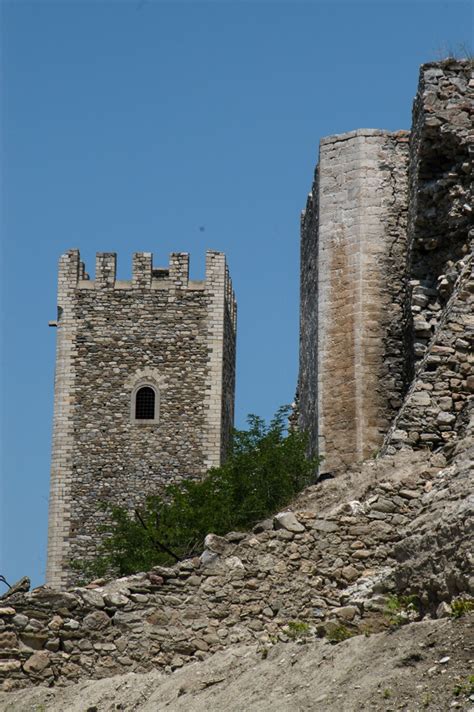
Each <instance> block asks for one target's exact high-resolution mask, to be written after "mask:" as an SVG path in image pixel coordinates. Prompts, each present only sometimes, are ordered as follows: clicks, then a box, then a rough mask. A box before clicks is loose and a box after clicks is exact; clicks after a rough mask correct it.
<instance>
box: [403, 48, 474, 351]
mask: <svg viewBox="0 0 474 712" xmlns="http://www.w3.org/2000/svg"><path fill="white" fill-rule="evenodd" d="M473 89H474V80H473V79H472V67H471V63H470V62H469V61H467V60H465V61H459V60H446V61H444V62H437V63H431V64H425V65H423V66H422V67H421V70H420V79H419V85H418V92H417V95H416V98H415V102H414V105H413V126H412V132H411V140H410V200H409V205H410V209H409V253H408V254H409V263H410V265H409V269H410V278H411V282H410V286H411V288H412V289H411V292H410V291H409V292H408V293H407V302H408V308H410V307H411V311H412V315H413V329H414V338H413V334H412V333H410V336H409V338H408V340H407V348H408V349H411V350H412V358H413V361H414V362H415V363H416V362H417V361H419V360H420V359H421V358H422V357H423V355H424V353H425V350H426V347H427V344H428V343H429V341H430V339H431V338H432V336H433V333H434V331H435V329H436V324H437V321H438V319H439V318H440V315H441V311H442V309H443V308H444V306H445V305H446V302H447V300H448V299H449V296H450V294H451V292H452V289H453V285H454V283H455V281H456V279H457V277H458V274H459V271H460V267H459V264H458V262H459V260H461V259H463V258H464V257H465V256H466V255H467V254H469V252H470V251H471V247H470V244H469V242H470V238H469V230H470V228H471V227H472V160H471V159H472V151H473V146H474V129H473V120H472V94H473ZM471 239H472V235H471Z"/></svg>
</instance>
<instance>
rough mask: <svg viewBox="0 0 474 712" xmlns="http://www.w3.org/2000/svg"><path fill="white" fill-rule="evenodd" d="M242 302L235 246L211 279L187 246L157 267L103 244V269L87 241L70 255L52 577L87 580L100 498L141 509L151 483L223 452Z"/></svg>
mask: <svg viewBox="0 0 474 712" xmlns="http://www.w3.org/2000/svg"><path fill="white" fill-rule="evenodd" d="M236 318H237V307H236V301H235V296H234V292H233V289H232V281H231V278H230V276H229V270H228V268H227V265H226V259H225V256H224V255H223V254H222V253H220V252H213V251H209V252H208V253H207V255H206V279H205V281H191V280H189V255H187V254H185V253H174V254H172V255H171V261H170V264H169V267H167V268H166V269H163V268H155V267H154V266H153V263H152V255H151V253H147V252H144V253H137V254H135V255H134V257H133V276H132V280H131V281H119V280H117V279H116V255H115V254H114V253H102V254H98V255H97V261H96V274H95V280H90V279H89V278H88V276H87V274H86V273H85V267H84V264H83V263H82V262H81V260H80V255H79V251H78V250H70V251H69V252H67V253H66V254H64V255H63V256H62V257H61V260H60V264H59V281H58V320H57V322H55V323H54V324H55V325H56V326H57V354H56V376H55V410H54V429H53V455H52V467H51V495H50V512H49V539H48V567H47V577H46V580H47V582H48V583H50V584H51V585H53V586H65V585H71V584H72V583H74V581H76V580H77V574H76V575H75V574H74V571H73V569H72V568H71V562H74V560H87V559H88V558H90V557H92V556H93V555H94V552H95V551H96V546H97V542H98V540H99V534H98V528H99V527H100V525H101V524H104V512H103V511H101V510H100V509H99V507H98V503H99V502H100V501H106V502H111V503H114V504H119V505H121V506H125V507H127V508H129V509H131V508H132V507H134V506H139V505H141V504H143V501H144V497H145V495H146V494H147V493H156V492H159V491H160V489H162V488H163V487H164V486H165V485H166V484H169V483H171V482H179V481H180V480H182V479H183V478H201V477H202V476H203V475H204V474H205V473H206V471H207V470H208V469H209V468H210V467H212V466H217V465H219V464H220V462H221V460H222V458H223V457H224V455H225V452H226V448H227V445H228V442H229V437H230V433H231V429H232V426H233V421H234V387H235V346H236Z"/></svg>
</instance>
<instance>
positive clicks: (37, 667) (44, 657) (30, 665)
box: [23, 652, 50, 674]
mask: <svg viewBox="0 0 474 712" xmlns="http://www.w3.org/2000/svg"><path fill="white" fill-rule="evenodd" d="M49 662H50V657H49V653H44V652H41V653H34V654H33V655H32V656H31V657H30V658H29V659H28V660H27V661H26V663H24V665H23V670H24V671H25V672H26V673H33V674H34V673H39V672H43V670H44V669H45V668H46V667H47V666H48V665H49Z"/></svg>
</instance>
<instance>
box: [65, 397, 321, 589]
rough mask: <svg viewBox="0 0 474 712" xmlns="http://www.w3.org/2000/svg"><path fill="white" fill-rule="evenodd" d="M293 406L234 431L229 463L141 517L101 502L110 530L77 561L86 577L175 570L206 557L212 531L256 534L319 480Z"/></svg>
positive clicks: (171, 491)
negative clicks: (294, 423) (291, 420)
mask: <svg viewBox="0 0 474 712" xmlns="http://www.w3.org/2000/svg"><path fill="white" fill-rule="evenodd" d="M290 410H291V409H290V407H289V406H282V407H281V408H280V409H279V410H278V411H277V413H276V415H275V416H274V418H273V420H272V421H271V422H270V424H269V425H267V424H266V423H265V421H264V420H262V418H259V417H257V416H255V415H249V416H248V418H247V422H248V424H249V427H248V429H247V430H235V431H234V434H233V440H232V444H231V449H230V453H229V456H228V458H227V460H226V461H225V462H224V463H223V465H222V466H221V467H216V468H213V469H211V470H209V472H208V473H207V476H206V477H205V478H204V479H203V480H199V481H194V480H187V481H184V482H183V483H181V484H179V485H178V484H172V485H169V486H168V487H167V488H166V490H165V493H164V494H163V495H162V496H161V495H160V496H158V495H153V496H149V497H148V498H147V499H146V503H145V506H144V507H142V508H141V509H136V510H135V511H130V510H129V509H127V508H125V507H119V506H116V505H110V504H102V505H101V506H102V509H104V510H105V511H106V513H107V515H108V516H107V517H106V519H108V520H109V521H110V524H107V525H106V526H104V527H102V534H103V536H104V538H103V540H102V544H101V546H100V548H99V555H98V557H97V558H96V559H95V560H94V561H93V562H87V563H85V562H76V566H77V569H76V570H78V571H79V573H82V576H83V578H84V579H87V578H89V580H90V578H94V577H97V576H102V575H104V573H108V574H115V575H120V576H124V575H128V574H132V573H136V572H137V571H147V570H150V569H151V568H152V567H153V566H156V565H160V564H161V565H165V566H166V565H169V564H173V563H175V562H176V561H180V560H182V559H184V558H187V557H190V556H193V555H196V554H198V553H200V552H201V551H202V547H203V541H204V538H205V536H206V534H208V533H209V532H212V533H214V534H218V535H221V536H223V535H224V534H227V532H229V531H232V530H236V531H242V530H246V529H249V528H251V527H252V526H253V525H254V524H255V523H256V522H258V521H261V520H262V519H265V518H266V517H268V516H269V515H271V514H273V513H275V512H276V511H278V509H279V508H281V507H282V506H284V505H286V504H288V502H289V501H290V500H291V499H292V497H294V496H295V495H296V494H298V493H299V492H300V491H301V490H302V489H304V487H306V486H307V485H309V484H311V483H312V482H313V481H314V475H315V471H316V468H317V464H318V458H312V459H308V458H307V456H306V452H307V438H306V436H305V435H304V433H302V432H299V431H297V430H292V429H289V428H288V415H289V413H290Z"/></svg>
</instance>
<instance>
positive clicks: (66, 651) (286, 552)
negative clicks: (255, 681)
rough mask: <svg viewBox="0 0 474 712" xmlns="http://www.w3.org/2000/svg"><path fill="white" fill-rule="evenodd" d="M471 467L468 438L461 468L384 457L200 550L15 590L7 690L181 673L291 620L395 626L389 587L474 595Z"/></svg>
mask: <svg viewBox="0 0 474 712" xmlns="http://www.w3.org/2000/svg"><path fill="white" fill-rule="evenodd" d="M473 425H474V423H473ZM469 442H470V443H471V458H472V443H473V442H474V441H473V440H472V437H471V440H470V441H469ZM470 465H471V467H470V468H469V454H468V451H467V450H466V445H465V448H464V455H463V456H462V457H460V458H459V461H458V460H457V458H456V457H454V459H453V461H452V463H451V464H450V465H449V466H446V461H445V459H444V457H443V456H442V455H441V454H438V455H433V454H431V455H426V454H425V453H421V452H418V453H416V452H415V453H414V452H412V451H406V452H403V453H397V454H396V455H395V456H393V457H392V456H387V457H385V458H382V459H381V460H378V461H373V460H372V461H369V462H367V463H365V464H364V465H363V467H362V468H359V469H355V470H354V471H352V472H348V473H346V474H343V475H341V476H340V477H338V478H335V479H334V480H328V481H325V482H323V483H321V484H318V485H316V486H313V487H311V488H309V489H308V490H307V491H306V492H305V493H304V495H303V496H302V497H301V498H300V503H299V504H298V503H296V504H295V512H294V513H292V512H286V513H281V514H278V515H277V516H276V517H275V518H274V519H273V520H272V519H270V520H267V521H265V522H262V523H260V524H259V525H257V526H256V527H255V529H254V531H253V532H251V533H247V534H245V533H237V532H233V533H230V534H228V535H227V536H226V537H225V538H221V537H216V536H214V535H209V536H208V537H207V538H206V542H205V544H206V550H205V551H204V552H203V554H202V555H201V557H200V558H196V559H190V560H187V561H183V562H181V563H179V564H177V565H176V566H173V567H171V568H164V567H156V568H155V569H153V570H152V571H150V572H148V573H143V574H136V575H134V576H130V577H127V578H124V579H119V580H116V581H110V582H108V583H106V582H103V581H102V582H101V581H98V582H96V583H93V584H90V585H89V586H87V587H85V588H76V589H71V590H70V591H68V592H58V591H55V590H53V589H51V588H49V587H47V586H46V587H41V588H38V589H35V590H33V591H32V592H31V593H16V594H13V595H10V596H8V597H7V598H5V599H4V600H2V601H0V648H1V652H0V680H2V681H3V689H7V690H8V689H14V688H16V687H21V686H25V685H31V684H39V683H44V684H48V685H52V684H55V683H56V682H57V683H59V684H65V683H67V682H68V681H73V680H77V679H81V678H83V677H88V678H91V677H92V678H100V677H109V676H111V675H114V674H117V673H122V672H129V671H135V672H143V671H147V670H151V669H155V668H157V667H158V668H162V669H164V670H165V671H171V670H173V669H176V668H178V667H181V666H182V665H183V664H185V663H186V662H188V661H192V660H199V659H202V658H204V657H206V656H207V655H209V654H212V653H214V652H216V651H219V650H221V649H223V648H225V647H226V646H228V645H232V644H236V643H240V642H243V643H245V642H247V643H249V642H250V643H251V642H255V643H258V644H259V645H260V646H262V647H267V646H270V647H271V645H272V641H274V640H276V639H279V640H282V641H285V640H288V638H289V635H290V632H289V630H288V623H289V622H291V621H297V622H299V623H301V622H304V623H305V624H306V625H307V626H308V631H309V632H310V633H311V634H314V633H317V634H318V635H325V634H327V635H330V634H331V632H334V631H337V630H338V629H339V628H340V626H344V629H345V630H347V629H349V631H352V632H353V633H361V632H367V633H369V632H377V631H379V630H381V629H384V628H386V627H387V626H389V625H390V616H389V615H387V609H386V594H387V593H388V592H391V593H394V592H397V591H398V592H399V593H401V594H403V595H406V594H418V595H419V596H420V600H421V605H422V610H421V612H420V614H423V613H427V612H430V613H434V611H435V610H436V609H437V606H438V605H439V603H440V601H445V602H449V601H450V600H451V599H452V597H453V596H456V595H459V594H462V595H468V594H469V593H470V594H474V579H473V577H472V570H471V567H470V537H471V532H472V501H471V503H470V502H469V498H468V497H466V493H467V492H468V491H469V482H470V477H471V476H472V459H471V462H470ZM471 499H472V498H471ZM433 540H435V541H436V557H433V556H431V555H430V551H432V546H433V543H432V542H433ZM443 614H444V613H443Z"/></svg>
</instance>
